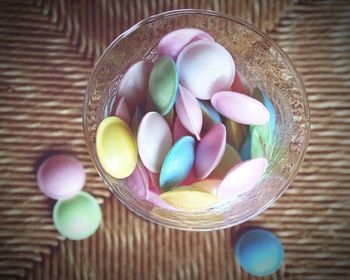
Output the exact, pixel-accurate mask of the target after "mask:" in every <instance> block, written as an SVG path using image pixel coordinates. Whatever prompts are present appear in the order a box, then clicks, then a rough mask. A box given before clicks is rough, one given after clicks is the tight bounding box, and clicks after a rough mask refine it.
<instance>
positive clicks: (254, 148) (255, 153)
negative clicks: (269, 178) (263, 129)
mask: <svg viewBox="0 0 350 280" xmlns="http://www.w3.org/2000/svg"><path fill="white" fill-rule="evenodd" d="M250 134H251V136H250V137H251V146H250V157H251V158H259V157H263V156H264V155H265V153H264V148H263V143H262V141H263V140H262V138H261V136H260V133H259V131H258V130H257V126H253V127H252V129H251V131H250Z"/></svg>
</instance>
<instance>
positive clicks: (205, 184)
mask: <svg viewBox="0 0 350 280" xmlns="http://www.w3.org/2000/svg"><path fill="white" fill-rule="evenodd" d="M220 183H221V180H217V179H205V180H203V181H197V182H195V183H193V184H192V185H191V186H192V187H194V188H199V189H201V190H203V191H206V192H208V193H211V194H213V195H216V193H217V190H218V187H219V185H220Z"/></svg>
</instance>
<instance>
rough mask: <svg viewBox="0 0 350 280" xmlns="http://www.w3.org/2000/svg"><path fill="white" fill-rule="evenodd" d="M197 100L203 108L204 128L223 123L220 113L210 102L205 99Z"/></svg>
mask: <svg viewBox="0 0 350 280" xmlns="http://www.w3.org/2000/svg"><path fill="white" fill-rule="evenodd" d="M197 101H198V103H199V106H200V107H201V109H202V114H203V128H204V129H209V128H211V127H212V126H213V125H214V124H216V123H222V121H221V117H220V115H219V113H218V112H216V110H215V109H214V108H213V106H212V105H211V104H210V102H208V101H205V100H202V101H200V100H197Z"/></svg>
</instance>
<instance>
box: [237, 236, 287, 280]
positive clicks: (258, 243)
mask: <svg viewBox="0 0 350 280" xmlns="http://www.w3.org/2000/svg"><path fill="white" fill-rule="evenodd" d="M235 253H236V257H237V259H238V261H239V263H240V265H241V266H242V267H243V269H244V270H245V271H247V272H249V273H251V274H253V275H255V276H267V275H270V274H272V273H274V272H276V271H277V270H278V269H279V268H280V266H281V264H282V262H283V258H284V249H283V246H282V244H281V241H280V240H279V239H278V238H277V236H276V235H274V234H273V233H272V232H270V231H268V230H265V229H251V230H248V231H246V232H244V233H243V234H242V235H241V236H240V237H239V239H238V241H237V243H236V246H235Z"/></svg>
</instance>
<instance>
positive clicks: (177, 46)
mask: <svg viewBox="0 0 350 280" xmlns="http://www.w3.org/2000/svg"><path fill="white" fill-rule="evenodd" d="M198 40H209V41H214V39H213V37H211V36H210V35H209V34H208V33H206V32H204V31H202V30H199V29H195V28H182V29H178V30H175V31H172V32H170V33H168V34H166V35H165V36H164V37H163V38H162V39H161V40H160V42H159V45H158V55H159V56H163V55H167V56H170V57H171V58H172V59H174V60H176V59H177V57H178V55H179V53H180V51H181V50H182V49H183V48H184V47H185V46H186V45H188V44H189V43H191V42H194V41H198Z"/></svg>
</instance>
